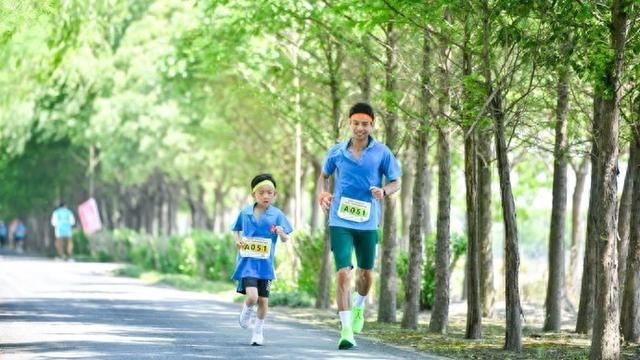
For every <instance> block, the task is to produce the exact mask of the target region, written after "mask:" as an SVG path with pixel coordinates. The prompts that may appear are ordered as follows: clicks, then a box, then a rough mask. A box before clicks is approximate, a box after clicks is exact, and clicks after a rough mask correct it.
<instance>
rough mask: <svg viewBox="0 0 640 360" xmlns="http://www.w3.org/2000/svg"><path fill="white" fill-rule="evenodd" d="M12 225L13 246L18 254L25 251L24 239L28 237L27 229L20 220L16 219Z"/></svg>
mask: <svg viewBox="0 0 640 360" xmlns="http://www.w3.org/2000/svg"><path fill="white" fill-rule="evenodd" d="M11 225H12V229H13V231H12V234H11V235H12V236H13V244H14V246H15V247H16V251H17V252H18V254H22V252H23V251H24V238H25V237H26V236H27V227H26V226H25V225H24V223H23V222H22V221H20V219H15V220H14V221H13V224H11Z"/></svg>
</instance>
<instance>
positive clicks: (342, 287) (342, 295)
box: [329, 226, 356, 349]
mask: <svg viewBox="0 0 640 360" xmlns="http://www.w3.org/2000/svg"><path fill="white" fill-rule="evenodd" d="M329 231H330V232H331V233H330V238H331V251H332V252H333V259H334V261H335V264H336V270H337V274H336V303H337V305H338V314H339V315H340V324H341V325H342V330H341V331H340V341H338V349H349V348H352V347H354V346H356V341H355V339H354V338H353V329H352V328H351V269H352V268H353V265H352V263H351V256H352V254H353V234H352V233H351V230H350V229H346V228H342V227H337V226H331V227H329Z"/></svg>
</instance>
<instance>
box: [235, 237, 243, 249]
mask: <svg viewBox="0 0 640 360" xmlns="http://www.w3.org/2000/svg"><path fill="white" fill-rule="evenodd" d="M236 247H237V248H238V250H240V249H241V248H242V239H239V240H236Z"/></svg>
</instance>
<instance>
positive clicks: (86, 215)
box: [78, 198, 102, 235]
mask: <svg viewBox="0 0 640 360" xmlns="http://www.w3.org/2000/svg"><path fill="white" fill-rule="evenodd" d="M78 214H79V215H80V222H81V223H82V230H84V232H85V234H87V235H91V234H93V233H94V232H96V231H98V230H100V229H102V221H100V212H98V204H97V203H96V201H95V200H94V199H93V198H90V199H89V200H87V201H85V202H83V203H82V204H80V206H78Z"/></svg>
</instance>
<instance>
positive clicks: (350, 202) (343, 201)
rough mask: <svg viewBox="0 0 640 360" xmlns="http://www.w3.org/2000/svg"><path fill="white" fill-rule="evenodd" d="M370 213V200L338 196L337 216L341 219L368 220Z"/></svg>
mask: <svg viewBox="0 0 640 360" xmlns="http://www.w3.org/2000/svg"><path fill="white" fill-rule="evenodd" d="M370 215H371V203H370V202H366V201H360V200H356V199H351V198H348V197H345V196H343V197H341V198H340V206H339V207H338V217H340V218H341V219H345V220H349V221H355V222H365V221H367V220H369V216H370Z"/></svg>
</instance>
